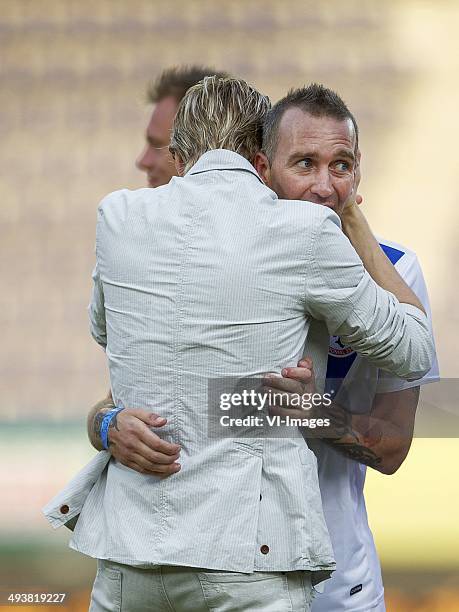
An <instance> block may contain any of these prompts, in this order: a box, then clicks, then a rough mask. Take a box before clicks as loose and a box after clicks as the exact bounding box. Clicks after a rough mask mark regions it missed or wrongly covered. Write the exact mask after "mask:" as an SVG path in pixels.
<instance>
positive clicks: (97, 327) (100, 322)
mask: <svg viewBox="0 0 459 612" xmlns="http://www.w3.org/2000/svg"><path fill="white" fill-rule="evenodd" d="M92 280H93V283H94V285H93V290H92V299H91V303H90V304H89V307H88V311H89V323H90V327H89V328H90V331H91V335H92V337H93V338H94V340H95V341H96V342H97V343H98V344H100V346H102V347H103V348H104V349H105V348H106V346H107V325H106V321H105V303H104V288H103V285H102V281H101V279H100V273H99V266H98V264H97V263H96V267H95V268H94V271H93V273H92Z"/></svg>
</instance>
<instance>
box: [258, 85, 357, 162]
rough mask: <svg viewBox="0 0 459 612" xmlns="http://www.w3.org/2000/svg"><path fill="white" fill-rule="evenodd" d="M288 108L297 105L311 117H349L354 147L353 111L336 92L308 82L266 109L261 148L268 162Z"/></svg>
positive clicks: (341, 118) (340, 118) (342, 118)
mask: <svg viewBox="0 0 459 612" xmlns="http://www.w3.org/2000/svg"><path fill="white" fill-rule="evenodd" d="M289 108H299V109H301V110H303V111H304V112H305V113H309V114H310V115H312V116H313V117H333V118H334V119H338V120H339V121H341V120H343V121H344V120H345V119H350V120H351V121H352V125H353V126H354V131H355V148H356V149H357V147H358V143H359V128H358V127H357V122H356V120H355V118H354V115H353V114H352V113H351V111H350V110H349V109H348V107H347V106H346V104H345V103H344V101H343V100H342V98H340V96H339V95H338V94H337V93H336V92H334V91H332V90H331V89H328V87H325V86H324V85H320V84H318V83H311V85H308V86H307V87H301V88H299V89H291V90H290V91H289V92H288V94H287V95H286V96H285V97H284V98H282V99H281V100H279V101H278V102H276V104H274V106H273V107H272V108H271V110H270V111H269V113H268V115H267V117H266V119H265V122H264V124H263V151H264V153H265V154H266V156H267V158H268V159H269V161H270V162H272V160H273V158H274V154H275V152H276V147H277V141H278V138H279V125H280V122H281V119H282V117H283V116H284V113H285V112H286V111H287V110H288V109H289Z"/></svg>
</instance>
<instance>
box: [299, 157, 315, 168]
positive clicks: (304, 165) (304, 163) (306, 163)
mask: <svg viewBox="0 0 459 612" xmlns="http://www.w3.org/2000/svg"><path fill="white" fill-rule="evenodd" d="M298 165H299V166H300V168H310V167H311V166H312V161H311V160H310V159H309V158H306V159H302V160H300V161H299V162H298Z"/></svg>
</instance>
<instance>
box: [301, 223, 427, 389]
mask: <svg viewBox="0 0 459 612" xmlns="http://www.w3.org/2000/svg"><path fill="white" fill-rule="evenodd" d="M311 255H312V257H311V262H310V266H309V268H308V270H307V271H306V275H305V276H306V282H305V296H306V300H305V309H306V312H307V313H308V314H310V315H311V316H312V317H314V318H315V319H319V320H323V321H324V322H325V323H326V325H327V328H328V331H329V333H330V335H332V336H340V337H341V340H342V342H343V343H344V344H346V345H348V346H350V347H352V348H353V349H354V350H355V351H357V352H358V353H360V354H361V355H363V356H364V357H366V358H367V359H368V361H369V362H370V363H372V364H373V365H375V366H377V367H378V368H381V369H382V370H386V371H388V372H390V373H391V374H393V375H396V376H399V377H401V378H406V379H410V380H412V379H417V378H421V377H422V376H424V375H425V374H426V373H427V372H428V371H429V370H430V368H431V365H432V363H431V362H432V357H433V353H434V349H433V343H432V337H431V333H430V329H429V326H428V322H427V317H426V316H425V314H424V313H423V312H422V311H421V310H419V309H418V308H416V307H415V306H412V305H411V304H401V303H399V302H398V300H397V299H396V297H395V296H394V295H393V294H392V293H390V292H389V291H385V290H384V289H382V288H381V287H379V286H378V285H377V284H376V283H375V282H374V280H373V279H372V278H371V276H370V275H369V274H368V272H366V270H365V268H364V267H363V264H362V261H361V260H360V258H359V256H358V255H357V253H356V251H355V249H354V248H353V246H352V245H351V243H350V242H349V240H348V239H347V237H346V236H345V235H344V234H343V232H342V231H341V229H340V223H339V218H338V216H337V215H336V214H335V213H333V212H332V211H327V212H326V215H325V216H324V219H323V221H322V223H321V224H320V225H319V229H318V234H317V236H316V238H315V240H314V244H313V247H312V253H311Z"/></svg>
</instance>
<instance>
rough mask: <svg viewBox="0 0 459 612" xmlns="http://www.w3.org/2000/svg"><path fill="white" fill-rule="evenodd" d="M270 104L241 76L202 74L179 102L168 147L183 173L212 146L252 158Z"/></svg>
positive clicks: (259, 141)
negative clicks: (235, 77) (178, 161)
mask: <svg viewBox="0 0 459 612" xmlns="http://www.w3.org/2000/svg"><path fill="white" fill-rule="evenodd" d="M270 108H271V103H270V101H269V98H268V97H267V96H264V95H262V94H261V93H260V92H258V91H257V90H256V89H254V88H253V87H251V86H250V85H249V84H248V83H246V82H245V81H243V80H242V79H233V78H219V77H217V76H208V77H205V78H204V79H203V80H202V81H200V82H199V83H197V84H196V85H194V86H193V87H190V89H189V90H188V91H187V93H186V94H185V97H184V98H183V100H182V101H181V103H180V106H179V108H178V110H177V115H176V117H175V121H174V125H173V128H172V136H171V145H170V151H171V153H172V154H173V155H174V156H178V157H179V158H180V159H181V161H182V162H183V164H184V172H185V173H186V172H187V171H188V170H189V169H190V168H191V166H193V165H194V164H195V163H196V162H197V160H198V159H199V158H200V157H201V155H203V154H204V153H205V152H206V151H211V150H213V149H228V150H230V151H235V152H236V153H239V154H240V155H242V156H244V157H245V158H246V159H248V160H249V161H250V162H252V161H253V159H254V157H255V154H256V153H257V151H259V150H260V148H261V139H262V126H263V121H264V119H265V117H266V114H267V113H268V111H269V109H270Z"/></svg>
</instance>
